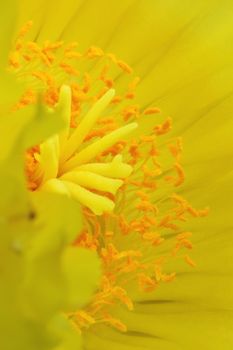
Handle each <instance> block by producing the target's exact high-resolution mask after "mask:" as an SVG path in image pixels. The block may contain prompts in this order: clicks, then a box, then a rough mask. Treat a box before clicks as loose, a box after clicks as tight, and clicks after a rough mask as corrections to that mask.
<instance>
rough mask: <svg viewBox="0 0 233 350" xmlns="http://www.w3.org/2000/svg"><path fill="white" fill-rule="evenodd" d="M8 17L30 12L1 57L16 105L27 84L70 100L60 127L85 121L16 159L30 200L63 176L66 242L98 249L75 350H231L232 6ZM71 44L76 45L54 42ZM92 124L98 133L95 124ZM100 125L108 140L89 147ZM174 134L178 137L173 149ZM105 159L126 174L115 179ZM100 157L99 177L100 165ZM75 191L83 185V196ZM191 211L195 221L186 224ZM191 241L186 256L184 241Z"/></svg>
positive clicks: (69, 7)
mask: <svg viewBox="0 0 233 350" xmlns="http://www.w3.org/2000/svg"><path fill="white" fill-rule="evenodd" d="M55 14H56V15H55ZM21 16H22V18H21V21H20V22H21V24H22V23H24V22H25V21H27V20H28V19H31V18H32V19H33V21H34V26H33V27H32V29H31V31H29V32H28V34H26V35H28V36H25V38H23V40H22V43H23V46H22V47H21V44H22V43H21V37H19V38H18V39H20V40H18V39H17V41H16V47H15V51H14V52H13V53H12V55H11V67H12V68H14V69H15V70H16V74H17V75H18V77H19V78H20V76H21V78H20V79H21V80H24V81H25V82H26V83H27V84H28V85H29V86H30V88H31V90H30V91H27V93H26V95H24V96H23V98H22V99H21V101H20V104H19V105H18V106H17V108H19V107H23V106H24V105H25V104H28V103H31V102H33V103H34V97H35V91H36V90H37V89H39V90H40V91H42V95H43V99H44V101H45V102H46V104H47V105H49V106H50V107H52V108H53V109H54V108H55V110H56V108H58V110H59V108H60V107H59V103H58V106H57V107H56V104H57V102H58V101H59V97H58V96H59V93H60V96H61V99H60V101H63V103H62V106H63V107H64V106H65V108H64V109H63V112H64V110H66V111H67V110H68V108H70V107H69V106H70V105H71V109H72V108H73V110H72V111H73V112H74V113H73V117H74V119H72V123H71V124H72V125H71V126H72V127H73V129H74V131H73V134H72V135H75V136H76V130H77V135H78V134H79V132H80V128H81V130H85V132H83V134H82V132H81V135H83V136H82V137H81V138H80V139H79V140H78V146H77V144H75V145H74V146H73V143H72V142H71V141H69V140H71V139H72V136H70V134H66V139H65V143H64V142H63V141H64V138H63V136H64V134H61V133H60V131H59V130H56V131H55V130H54V132H55V133H56V136H55V138H56V139H57V140H58V139H59V142H60V140H61V139H62V142H60V146H59V147H60V148H59V149H60V150H61V153H60V154H59V153H58V152H57V148H56V145H57V141H56V140H54V138H53V139H52V140H51V139H49V140H47V141H44V142H43V143H41V142H40V143H37V144H34V145H33V146H36V148H33V149H30V150H29V151H28V158H27V169H28V186H29V187H30V186H31V185H32V186H31V189H33V190H34V192H35V196H37V195H41V193H40V192H44V191H45V190H46V191H48V190H49V191H51V189H53V190H55V192H61V191H60V190H59V189H60V187H59V185H60V184H61V183H60V182H62V186H63V185H64V184H65V191H64V187H63V188H62V192H63V193H64V192H66V194H67V195H68V196H70V197H72V198H75V199H76V200H78V202H80V203H81V204H82V205H84V206H85V207H84V208H83V214H84V227H83V230H82V234H81V235H80V236H79V237H78V238H77V240H76V244H77V246H84V247H86V248H87V247H88V248H89V249H90V250H97V251H98V253H99V256H100V258H101V259H102V262H103V276H102V280H101V286H100V288H99V290H98V291H97V292H96V293H95V295H94V297H93V299H92V301H91V303H89V304H88V305H86V306H85V308H84V309H79V310H77V311H75V312H72V313H70V314H69V317H70V318H71V319H72V320H73V322H74V323H75V324H76V326H77V327H79V328H80V329H81V330H82V332H83V338H84V348H87V349H93V350H95V349H96V350H98V349H103V350H104V349H108V348H109V347H111V348H113V349H122V350H123V349H131V348H133V349H134V348H136V349H139V350H140V349H143V348H148V349H155V348H159V349H186V348H189V349H192V348H193V349H195V348H196V347H197V346H199V347H200V348H202V347H203V348H205V349H221V348H223V349H226V350H227V349H231V347H232V343H233V339H232V334H231V328H232V317H231V314H230V313H231V305H232V293H231V291H232V282H231V272H232V263H231V259H230V256H231V251H232V246H231V241H230V237H229V235H230V229H231V225H230V219H231V218H230V217H231V215H230V212H229V211H228V210H229V209H228V208H229V204H230V201H229V203H228V198H229V197H228V196H229V194H228V192H229V190H230V189H231V188H232V186H230V184H231V181H232V165H231V163H230V161H228V158H229V157H230V155H231V131H232V119H231V118H230V116H231V112H232V95H231V94H232V79H229V78H231V77H232V69H231V57H232V45H231V40H232V25H231V22H232V5H231V4H230V3H229V2H228V1H223V2H220V1H205V2H204V3H203V2H201V1H197V2H195V3H193V2H191V1H186V2H185V3H184V2H181V1H174V2H163V3H161V2H158V1H144V2H141V1H125V2H124V3H123V4H119V3H118V2H117V1H111V2H110V3H109V2H107V1H104V0H102V1H99V2H98V3H97V2H95V1H84V2H83V1H80V2H77V1H75V2H73V1H68V2H60V3H55V2H50V3H48V4H47V3H44V2H42V1H40V2H39V1H38V2H36V3H33V4H31V3H29V2H27V1H25V2H23V3H22V11H21ZM46 40H50V41H49V42H48V41H46ZM61 40H63V41H64V43H61ZM74 40H77V41H78V42H79V46H78V47H77V49H75V47H74V46H75V44H72V45H70V46H67V45H69V42H73V41H74ZM30 41H31V43H30ZM35 42H36V43H37V44H35ZM25 43H26V44H25ZM93 45H95V46H94V47H93ZM51 47H52V49H51ZM100 47H101V48H102V49H104V51H103V50H102V49H100ZM56 50H57V52H55V53H54V51H56ZM112 52H113V53H114V54H112ZM31 56H33V57H31ZM64 56H65V60H63V58H64ZM118 57H123V59H124V61H123V60H122V59H118ZM68 59H71V62H72V63H71V64H70V63H68V62H67V60H68ZM35 60H36V61H35ZM72 60H74V61H72ZM79 60H80V61H79ZM22 61H26V62H29V63H28V65H26V63H23V64H22ZM38 61H40V63H38ZM125 61H127V62H129V63H130V66H132V67H133V68H134V71H135V72H136V76H133V74H132V72H131V67H130V66H128V65H127V64H126V63H125ZM73 62H74V63H73ZM46 65H47V67H48V68H46ZM58 66H59V67H58ZM108 66H110V68H108ZM25 67H26V68H25ZM32 68H33V69H32ZM108 69H109V70H108ZM121 71H122V73H124V74H122V73H121ZM25 73H27V74H28V75H27V76H25ZM80 73H81V76H80ZM97 73H98V74H99V75H98V76H97V77H96V75H95V74H97ZM137 75H139V76H141V81H140V82H139V80H138V78H137ZM51 79H52V80H51ZM53 79H54V81H53ZM79 79H80V80H79ZM96 80H98V82H99V83H100V84H101V85H100V86H99V85H98V86H96V85H95V83H96ZM39 81H41V83H39ZM93 81H94V84H93ZM35 82H36V83H35ZM77 82H78V83H77ZM40 84H41V85H40ZM43 84H44V85H43ZM136 85H138V86H137V89H136V91H135V88H136ZM103 87H105V89H104V90H102V88H103ZM112 89H115V90H116V95H115V96H116V97H117V98H115V100H114V99H113V100H111V98H113V90H112ZM80 90H81V91H80ZM71 92H72V93H71ZM135 93H136V99H135V100H136V102H132V99H134V97H135ZM86 95H87V96H88V97H89V98H86ZM75 96H76V97H77V98H76V99H75ZM90 97H91V98H90ZM80 101H81V103H80ZM112 102H114V104H112ZM115 103H116V105H115ZM114 106H115V107H114ZM157 106H158V107H159V108H161V109H162V110H163V111H164V113H169V114H170V115H172V119H173V128H172V130H171V131H170V129H171V120H170V119H169V118H167V119H165V118H164V116H163V115H162V114H160V113H158V112H159V110H158V109H157ZM102 107H105V112H104V116H102V114H101V115H100V119H99V120H97V117H98V116H97V113H96V110H95V113H92V117H88V118H87V119H88V120H90V121H91V123H90V124H91V127H94V130H93V129H91V127H88V128H87V127H86V124H85V123H86V122H85V116H86V117H87V116H88V115H90V114H88V113H90V112H88V111H90V110H92V108H94V109H95V108H97V109H98V108H100V110H101V112H102V109H103V108H102ZM80 108H83V110H81V111H80ZM81 113H83V114H81ZM86 113H87V114H86ZM105 113H106V114H105ZM154 113H155V115H154ZM67 114H68V115H69V114H70V113H66V112H65V113H62V115H64V116H65V115H67ZM76 117H77V120H76ZM81 117H83V119H81ZM102 117H104V118H102ZM112 117H114V119H111V118H112ZM78 118H80V119H81V122H80V119H78ZM65 119H66V125H68V123H67V120H68V119H67V118H65ZM135 120H136V123H138V124H139V127H138V129H137V130H136V131H135V132H133V133H132V134H131V136H130V137H131V138H129V137H127V138H126V139H124V140H121V137H122V136H124V135H122V134H121V132H122V130H125V129H122V128H125V126H124V123H127V125H128V123H131V121H132V122H133V123H135ZM94 121H95V122H96V123H97V124H98V121H99V122H100V125H108V128H106V129H104V131H103V128H102V127H101V128H95V124H94ZM113 121H117V125H111V124H113ZM76 122H77V124H78V126H77V125H76ZM82 125H84V126H82ZM129 125H131V126H132V125H133V128H134V126H135V124H129ZM130 128H131V127H130ZM58 129H59V128H58ZM63 130H64V129H63ZM66 130H67V129H66ZM78 130H79V132H78ZM117 130H120V133H119V134H117V135H118V136H119V138H118V137H117V138H116V139H114V143H112V141H111V140H113V139H112V137H113V135H115V134H112V133H114V132H115V133H117ZM126 130H128V129H126ZM109 132H110V133H111V135H110V138H109V139H107V140H109V141H111V142H110V143H108V142H107V143H106V144H105V143H104V144H105V147H104V148H100V149H98V147H97V146H98V145H99V144H101V142H102V141H101V140H103V139H104V140H106V137H108V133H109ZM177 136H182V139H183V144H184V155H183V157H182V158H181V151H182V148H183V147H182V142H181V139H180V138H177ZM95 137H100V138H99V139H98V140H97V141H96V140H95V139H94V141H93V140H92V138H95ZM73 139H74V140H75V142H76V140H77V138H76V137H73ZM98 142H99V143H98ZM116 142H118V145H119V147H115V143H116ZM96 143H97V145H96ZM67 144H68V146H67ZM71 144H72V146H70V145H71ZM92 145H94V146H92ZM79 146H81V150H80V149H78V147H79ZM109 146H111V147H112V146H113V148H110V149H109V148H108V147H109ZM38 147H39V148H38ZM38 149H39V151H38ZM64 150H65V151H64ZM70 150H71V151H70ZM77 150H78V152H79V153H78V154H77V155H75V154H74V153H75V152H76V151H77ZM86 150H88V151H86ZM95 151H96V153H95ZM92 152H94V153H92ZM80 153H81V155H83V154H84V157H82V156H80ZM53 156H54V157H53ZM92 156H93V157H92ZM97 156H98V159H97V158H96V157H97ZM76 157H77V158H76ZM86 157H87V158H86ZM88 157H89V158H88ZM90 157H92V158H90ZM114 157H115V158H114ZM121 157H123V158H121ZM77 159H78V161H77V163H76V160H77ZM80 159H81V160H80ZM93 159H95V161H93ZM52 160H54V164H55V166H53V163H52ZM89 161H91V162H90V163H89ZM113 162H119V163H120V165H121V166H124V167H126V169H127V174H126V175H124V176H118V175H115V174H114V172H115V169H117V167H116V168H114V167H113V164H112V163H113ZM181 163H182V166H181ZM109 164H110V168H109V169H110V170H109V171H110V172H108V173H107V176H106V173H103V165H105V166H106V165H109ZM29 165H30V166H29ZM31 165H32V167H31ZM99 165H101V171H100V170H99V171H100V172H98V171H96V170H97V169H100V168H99ZM77 167H79V169H77ZM80 167H81V169H80ZM131 167H132V168H131ZM54 169H55V171H54ZM183 169H184V170H183ZM132 170H133V171H132ZM71 171H72V174H69V173H70V172H71ZM105 171H106V168H105ZM80 172H83V173H81V175H82V176H81V175H80ZM87 172H89V174H87ZM77 173H79V174H78V177H77ZM90 173H92V175H90ZM93 174H94V176H93ZM87 175H88V176H89V178H87V177H86V176H87ZM99 175H100V176H103V177H104V176H105V177H107V179H105V181H107V180H109V181H111V179H112V180H114V181H113V182H111V184H110V183H108V184H109V187H108V189H109V188H110V189H112V187H111V186H113V183H114V184H115V188H114V191H113V190H112V191H109V190H106V191H105V192H104V193H103V190H104V188H103V187H102V186H103V178H100V177H98V176H99ZM114 175H115V176H114ZM67 176H68V177H67ZM184 177H185V178H186V182H185V183H184V184H183V182H184ZM51 181H52V184H53V186H50V185H51ZM58 181H59V182H58ZM116 181H118V182H116ZM67 182H69V184H68V185H67ZM54 183H55V186H54ZM70 183H71V184H72V185H71V184H70ZM77 185H78V186H80V187H77ZM105 185H106V183H105ZM74 186H75V187H74ZM106 186H107V185H106ZM67 187H68V191H67ZM75 189H76V191H75ZM80 191H85V192H84V193H85V194H84V196H82V198H80ZM86 191H88V192H86ZM37 192H38V193H37ZM106 192H107V193H106ZM174 192H176V194H174ZM81 193H83V192H81ZM90 193H91V194H90ZM109 193H110V195H109ZM92 195H93V196H92ZM112 195H116V196H115V197H113V196H112ZM227 195H228V196H227ZM87 196H89V197H87ZM90 196H91V197H90ZM97 197H98V200H99V202H96V200H97ZM184 197H185V199H184ZM189 202H190V203H192V205H191V204H189ZM98 203H100V204H101V206H100V207H99V204H98ZM103 203H107V204H104V205H103ZM110 203H111V204H110ZM112 203H113V204H112ZM114 204H115V208H113V206H114ZM206 204H208V205H210V207H211V213H210V214H209V216H208V218H205V219H199V217H200V216H203V215H205V214H206V211H205V210H196V209H194V207H198V208H200V207H203V206H205V205H206ZM87 208H88V209H87ZM93 213H94V214H97V215H98V216H97V215H94V214H93ZM191 217H196V218H197V219H196V220H195V221H194V222H193V221H191V220H187V219H190V218H191ZM183 221H184V223H183V224H182V222H183ZM180 222H181V224H182V226H180ZM190 231H192V233H193V236H192V242H193V243H192V242H191V241H190V238H191V232H190ZM192 245H194V249H193V252H192V258H191V257H190V256H189V255H188V254H187V253H186V250H187V249H191V248H192ZM184 260H185V262H186V263H187V264H185V262H184ZM189 265H191V266H189ZM194 265H196V266H195V268H192V267H194ZM175 277H176V278H175ZM166 282H171V283H166ZM226 286H227V287H226ZM226 290H227V292H226ZM147 292H148V293H147ZM124 331H126V332H125V333H124Z"/></svg>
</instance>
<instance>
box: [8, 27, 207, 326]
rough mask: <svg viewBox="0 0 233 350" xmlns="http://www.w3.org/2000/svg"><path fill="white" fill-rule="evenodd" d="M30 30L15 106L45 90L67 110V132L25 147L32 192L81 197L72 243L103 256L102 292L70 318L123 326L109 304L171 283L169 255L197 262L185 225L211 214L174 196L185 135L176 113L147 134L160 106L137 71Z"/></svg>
mask: <svg viewBox="0 0 233 350" xmlns="http://www.w3.org/2000/svg"><path fill="white" fill-rule="evenodd" d="M30 26H31V22H29V23H27V24H26V25H25V26H24V27H23V28H22V29H21V31H20V33H19V35H18V37H17V39H16V43H15V49H14V51H13V52H12V53H11V55H10V67H11V69H12V70H13V71H14V72H15V73H16V74H17V76H18V77H19V79H23V80H24V81H25V82H27V84H28V86H30V88H29V89H27V90H26V92H25V93H24V95H23V96H22V98H21V100H20V101H19V103H18V104H17V105H16V106H15V108H23V107H24V106H26V105H28V104H31V103H35V101H36V100H37V95H38V92H39V93H40V94H42V100H43V103H44V104H45V105H46V106H48V107H50V108H52V109H55V110H56V108H58V109H59V108H60V110H62V118H63V122H64V128H63V130H62V131H61V132H60V133H59V134H57V135H54V136H53V137H51V138H50V139H48V140H46V141H45V142H44V143H42V144H41V145H36V146H35V147H33V148H32V149H30V150H28V152H27V155H26V172H27V179H28V188H29V189H30V190H41V191H55V192H59V193H63V194H66V195H68V196H70V197H72V198H74V199H76V200H77V201H79V202H80V203H81V205H82V207H83V213H84V218H85V223H84V228H83V231H82V232H81V234H80V235H79V236H78V238H77V240H76V242H74V244H75V245H77V246H82V247H85V248H87V249H91V250H95V251H96V252H97V253H98V254H99V257H100V258H101V260H102V265H103V277H102V281H101V286H100V288H99V291H98V292H97V293H96V295H95V296H94V298H93V300H92V302H91V303H90V304H89V305H88V306H87V307H86V308H85V310H78V311H77V312H75V313H72V314H70V315H69V317H70V319H71V320H72V322H74V323H75V325H76V326H77V327H78V328H79V329H83V328H87V327H89V326H90V325H92V324H94V323H96V322H97V323H101V322H102V323H107V324H110V325H112V326H113V327H115V328H117V329H120V330H122V331H125V330H126V327H125V325H124V323H122V322H121V321H120V320H117V319H115V318H114V317H113V316H112V314H111V307H112V306H113V305H115V304H117V303H123V304H124V305H125V306H126V307H127V308H128V309H129V310H132V309H133V302H132V300H131V298H130V288H131V286H132V285H135V283H136V284H137V285H138V287H139V289H140V290H142V291H143V292H150V291H153V290H154V289H156V288H158V286H159V284H160V283H163V282H170V281H172V280H173V279H174V278H175V275H176V274H175V271H173V270H172V271H170V270H168V269H167V268H166V266H167V264H168V263H170V261H171V260H172V259H183V260H185V262H186V263H188V264H189V265H191V266H195V263H194V262H193V261H192V259H191V258H190V257H189V255H188V254H187V253H186V250H189V249H191V248H192V243H191V241H190V237H191V235H192V234H191V232H187V231H185V230H182V222H184V221H187V220H188V219H190V218H192V217H193V218H195V217H198V216H204V215H206V214H207V210H206V209H205V210H196V209H194V208H193V207H192V206H191V205H190V204H189V203H188V202H187V201H186V200H185V199H184V198H182V197H181V196H179V195H177V194H175V193H174V191H175V189H176V188H177V187H179V186H181V185H182V183H183V182H184V177H185V176H184V171H183V168H182V165H181V153H182V140H181V139H180V138H177V139H169V138H168V137H167V134H168V133H169V131H170V129H171V119H170V118H167V119H166V120H165V121H163V122H162V123H161V122H160V123H158V122H155V123H154V125H153V127H151V128H149V127H148V128H147V129H148V130H149V131H148V132H146V134H145V132H144V131H143V127H142V126H141V125H143V124H146V118H150V119H151V118H153V119H154V120H156V118H157V114H158V113H159V112H160V111H159V109H158V108H156V107H154V106H149V107H147V108H141V107H140V106H139V105H138V104H136V103H135V102H134V99H135V96H136V86H137V84H138V83H139V78H138V77H135V76H133V70H132V68H131V67H129V66H128V65H127V64H126V63H125V62H123V61H122V60H119V59H118V58H117V57H116V56H115V55H114V54H112V53H104V52H103V50H101V49H100V48H97V47H90V48H89V49H88V50H87V51H86V52H84V53H81V52H79V50H78V45H77V43H70V44H68V45H67V44H65V43H63V42H55V43H51V42H49V41H46V42H44V43H43V44H42V45H39V44H38V43H35V42H30V41H26V40H25V35H26V33H27V31H28V30H29V29H30ZM149 124H151V120H149ZM137 126H139V127H138V130H137V131H136V132H135V130H136V128H137ZM161 247H162V248H161ZM131 289H132V288H131Z"/></svg>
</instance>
